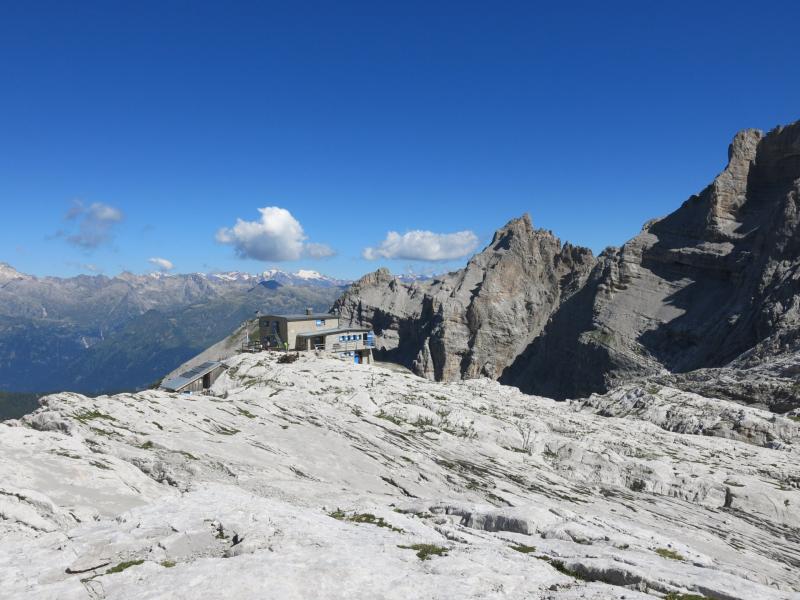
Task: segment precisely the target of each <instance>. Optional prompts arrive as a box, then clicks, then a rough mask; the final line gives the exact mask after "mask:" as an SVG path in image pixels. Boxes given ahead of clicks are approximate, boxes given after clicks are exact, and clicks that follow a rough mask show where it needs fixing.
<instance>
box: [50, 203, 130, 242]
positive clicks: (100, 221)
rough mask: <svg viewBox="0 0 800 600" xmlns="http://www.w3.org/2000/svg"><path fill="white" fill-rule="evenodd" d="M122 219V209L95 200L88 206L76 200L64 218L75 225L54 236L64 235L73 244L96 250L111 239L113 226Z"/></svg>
mask: <svg viewBox="0 0 800 600" xmlns="http://www.w3.org/2000/svg"><path fill="white" fill-rule="evenodd" d="M122 219H123V214H122V211H121V210H119V209H118V208H115V207H113V206H110V205H108V204H103V203H102V202H93V203H92V204H90V205H88V206H87V205H86V204H84V203H83V202H82V201H80V200H76V201H75V202H74V203H73V204H72V207H71V208H70V209H69V210H68V211H67V214H66V215H65V216H64V220H66V221H70V222H73V223H74V225H73V226H72V227H71V228H68V229H66V230H64V229H61V230H59V231H57V232H56V233H55V234H54V235H53V236H52V237H63V238H64V239H66V240H67V242H69V243H70V244H72V245H73V246H78V247H79V248H83V249H84V250H94V249H95V248H97V247H98V246H101V245H103V244H105V243H107V242H110V241H111V239H112V237H113V227H114V225H116V224H117V223H119V222H120V221H122Z"/></svg>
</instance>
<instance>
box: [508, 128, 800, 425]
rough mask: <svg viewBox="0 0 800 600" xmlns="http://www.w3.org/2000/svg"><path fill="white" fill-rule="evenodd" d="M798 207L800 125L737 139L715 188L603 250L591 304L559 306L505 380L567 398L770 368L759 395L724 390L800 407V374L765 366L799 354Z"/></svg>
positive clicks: (587, 295) (719, 391) (586, 298)
mask: <svg viewBox="0 0 800 600" xmlns="http://www.w3.org/2000/svg"><path fill="white" fill-rule="evenodd" d="M799 203H800V123H795V124H793V125H790V126H787V127H781V128H778V129H775V130H773V131H771V132H770V133H768V134H766V135H765V134H763V133H762V132H760V131H757V130H752V129H750V130H745V131H742V132H740V133H738V134H737V135H736V137H735V138H734V140H733V143H732V144H731V146H730V149H729V162H728V166H727V167H726V168H725V170H724V171H723V172H722V173H721V174H720V175H719V176H718V177H717V178H716V179H715V180H714V182H713V183H712V184H711V185H710V186H709V187H707V188H706V189H705V190H703V191H702V192H701V193H700V194H699V195H696V196H692V197H691V198H689V199H688V200H687V201H686V202H684V204H683V205H682V206H681V207H680V208H679V209H678V210H676V211H675V212H674V213H672V214H671V215H669V216H667V217H665V218H663V219H658V220H654V221H651V222H650V223H648V224H646V225H645V227H644V229H643V230H642V232H641V233H640V234H639V235H638V236H636V237H635V238H633V239H632V240H631V241H629V242H628V243H627V244H625V245H624V246H623V247H622V248H621V249H618V250H617V249H611V250H608V251H606V252H605V253H603V255H601V256H600V258H599V261H598V264H597V267H596V268H595V270H594V271H593V273H592V275H591V277H590V278H589V281H588V282H587V284H586V286H585V288H584V289H583V290H582V291H581V295H580V296H581V297H580V298H579V299H577V300H576V302H574V303H572V304H571V305H567V304H565V305H563V306H562V307H561V308H560V310H559V313H558V314H557V315H555V316H554V318H553V320H552V322H551V323H550V324H549V325H548V327H547V328H546V330H545V332H544V335H542V336H541V337H540V338H539V339H537V340H535V341H534V342H533V344H531V346H530V347H529V348H528V349H527V351H526V352H525V353H523V354H522V356H521V357H520V358H519V359H518V360H517V361H516V363H515V364H514V365H513V366H512V367H511V368H510V369H509V370H508V371H507V372H506V373H505V377H504V380H505V381H507V382H511V383H514V384H515V385H518V386H520V387H521V388H522V389H523V390H528V391H535V392H536V393H541V394H545V395H552V396H555V397H561V398H563V397H565V396H581V395H586V394H588V393H591V392H594V391H598V390H604V389H608V388H609V387H611V386H613V385H616V384H618V383H620V382H622V381H625V380H626V379H628V378H630V377H632V376H635V375H643V374H655V375H658V374H661V375H664V374H665V372H666V371H668V372H671V373H678V374H686V375H681V376H678V377H676V378H675V379H673V382H675V383H678V382H679V381H683V382H684V387H686V388H687V389H692V384H691V382H692V381H695V380H705V381H706V383H708V379H709V378H711V379H714V378H716V377H717V375H722V373H711V374H709V373H708V372H706V373H705V375H703V374H702V373H697V374H694V375H692V374H690V372H692V371H695V370H697V369H709V368H718V367H723V366H725V365H730V368H732V369H734V370H736V369H739V368H742V367H745V366H747V367H749V368H751V369H752V368H756V367H760V369H759V373H760V376H761V378H762V382H761V386H760V388H757V389H752V390H751V391H753V392H755V395H753V396H749V395H748V394H742V393H741V391H742V390H741V388H738V387H737V386H727V388H726V386H724V385H723V386H718V387H716V388H715V389H713V395H717V396H721V397H728V398H732V399H736V400H740V401H745V402H756V403H760V404H766V405H768V406H770V407H773V408H775V409H776V410H780V409H784V410H785V409H787V408H789V407H791V406H792V405H795V406H796V405H797V404H798V402H800V398H798V395H797V393H796V392H797V389H796V388H795V390H794V397H792V395H793V393H792V391H791V389H792V385H795V384H796V383H797V375H798V371H797V370H794V372H793V374H792V375H790V376H789V378H788V380H787V379H786V372H785V369H782V368H781V367H775V368H770V367H768V366H766V365H767V364H768V363H772V362H773V361H774V360H776V357H777V356H778V355H784V356H783V358H782V359H781V362H782V363H785V362H786V361H787V360H788V361H789V362H790V363H791V362H794V361H793V360H792V359H791V357H788V358H787V356H785V355H786V354H787V352H788V353H789V354H791V353H792V352H791V351H792V350H793V352H796V351H797V346H798V343H797V342H798V337H799V336H798V325H800V294H798V292H800V235H798V233H800V232H799V231H798V226H799V225H800V218H799V216H798V212H799V209H800V204H799ZM728 375H730V373H728ZM782 377H783V378H784V381H779V380H780V379H781V378H782ZM776 378H777V379H776ZM734 379H735V375H734ZM678 385H679V386H680V383H678ZM726 389H727V392H726ZM776 389H778V390H779V393H778V394H777V395H776V396H775V397H774V398H770V397H769V396H770V393H771V392H775V390H776ZM737 390H738V392H737ZM759 390H760V391H759ZM710 391H711V390H710ZM748 396H749V397H748Z"/></svg>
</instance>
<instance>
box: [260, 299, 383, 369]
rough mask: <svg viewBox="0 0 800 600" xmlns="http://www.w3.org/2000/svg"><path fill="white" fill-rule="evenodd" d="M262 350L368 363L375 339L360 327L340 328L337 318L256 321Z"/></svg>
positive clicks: (301, 316)
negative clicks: (302, 352)
mask: <svg viewBox="0 0 800 600" xmlns="http://www.w3.org/2000/svg"><path fill="white" fill-rule="evenodd" d="M258 327H259V332H260V336H261V346H262V348H264V349H270V348H274V349H277V350H282V349H284V347H285V346H284V344H288V349H289V350H324V351H327V352H332V353H335V354H337V355H338V356H340V357H343V358H344V357H353V361H354V362H356V363H371V362H372V348H373V347H374V335H373V334H372V332H371V331H370V330H369V329H365V328H363V327H340V326H339V317H338V315H333V314H329V313H316V314H315V313H313V312H312V311H311V310H307V311H306V312H305V313H304V314H295V315H264V316H262V317H259V321H258Z"/></svg>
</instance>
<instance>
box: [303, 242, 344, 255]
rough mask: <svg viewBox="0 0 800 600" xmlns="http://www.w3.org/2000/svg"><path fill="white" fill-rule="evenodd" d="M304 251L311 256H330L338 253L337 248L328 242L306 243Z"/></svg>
mask: <svg viewBox="0 0 800 600" xmlns="http://www.w3.org/2000/svg"><path fill="white" fill-rule="evenodd" d="M304 253H305V255H306V256H308V257H310V258H329V257H331V256H335V255H336V250H334V249H333V248H331V247H330V246H328V245H327V244H315V243H313V242H309V243H307V244H306V245H305V249H304Z"/></svg>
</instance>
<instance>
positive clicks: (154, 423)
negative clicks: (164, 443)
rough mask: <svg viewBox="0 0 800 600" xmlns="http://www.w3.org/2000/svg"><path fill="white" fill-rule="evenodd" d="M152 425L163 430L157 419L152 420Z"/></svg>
mask: <svg viewBox="0 0 800 600" xmlns="http://www.w3.org/2000/svg"><path fill="white" fill-rule="evenodd" d="M153 425H155V426H156V427H158V428H159V429H160V430H161V431H164V428H163V427H162V426H161V423H158V422H157V421H153Z"/></svg>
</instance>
